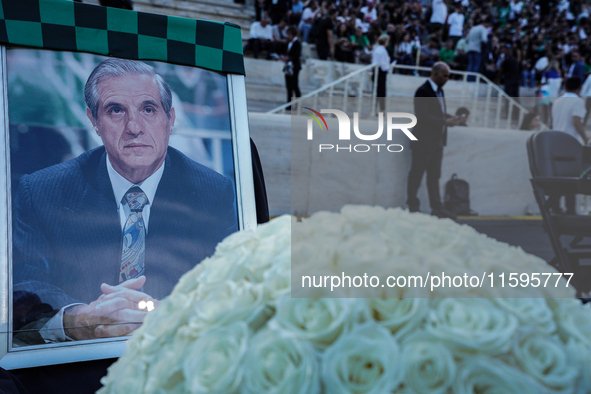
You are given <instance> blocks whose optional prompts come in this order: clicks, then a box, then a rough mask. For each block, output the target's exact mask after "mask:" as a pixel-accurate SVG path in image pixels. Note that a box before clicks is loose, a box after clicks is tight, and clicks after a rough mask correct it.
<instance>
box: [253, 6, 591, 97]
mask: <svg viewBox="0 0 591 394" xmlns="http://www.w3.org/2000/svg"><path fill="white" fill-rule="evenodd" d="M255 7H256V11H257V21H256V22H254V23H253V29H251V35H250V41H249V44H248V45H247V46H248V48H246V49H247V50H248V49H252V51H253V52H254V54H255V56H258V51H259V49H260V48H261V47H265V49H267V50H268V53H269V55H270V56H274V55H273V54H274V53H277V54H278V55H284V54H286V48H287V43H288V41H287V33H286V29H287V27H288V26H290V25H291V26H295V27H297V28H298V30H299V38H300V40H301V42H302V43H303V44H304V45H306V44H315V48H316V51H317V56H318V58H319V59H332V60H336V61H342V62H351V63H370V62H371V58H372V56H371V54H372V50H373V48H374V47H375V45H376V44H377V42H378V39H379V37H380V36H383V35H387V36H388V37H389V40H388V44H387V45H386V50H387V52H388V55H389V57H390V59H391V61H392V62H396V63H397V64H404V65H417V64H418V65H421V66H425V67H431V66H432V65H433V64H435V63H436V62H437V61H443V62H445V63H447V64H448V65H449V66H450V68H451V69H452V70H461V71H476V72H481V73H482V74H484V75H485V76H486V77H488V78H489V79H491V80H492V81H493V82H496V83H498V84H501V85H504V87H505V90H506V91H507V93H508V94H509V95H511V96H518V94H519V87H520V86H529V87H534V86H537V87H539V86H541V85H547V86H546V87H545V89H546V90H550V93H549V94H550V95H552V93H554V95H553V96H554V97H556V96H557V93H558V92H557V91H555V90H556V88H557V84H556V81H564V80H565V79H566V78H568V77H572V76H578V77H579V78H581V79H582V80H584V79H585V77H586V75H587V74H588V73H589V72H591V42H590V40H589V37H588V36H589V35H591V22H590V11H591V6H590V5H588V4H586V3H585V2H583V1H582V0H559V1H554V2H553V3H550V2H549V1H547V0H545V1H538V2H534V1H532V0H494V1H480V0H448V1H446V0H381V1H380V0H336V1H331V0H324V1H321V0H308V1H307V2H306V3H305V4H304V3H302V1H301V0H256V2H255ZM261 26H268V27H266V28H265V31H266V32H265V35H264V36H262V35H260V34H259V32H258V30H260V29H259V28H260V27H261ZM559 88H560V84H558V89H559ZM544 93H547V92H546V91H544Z"/></svg>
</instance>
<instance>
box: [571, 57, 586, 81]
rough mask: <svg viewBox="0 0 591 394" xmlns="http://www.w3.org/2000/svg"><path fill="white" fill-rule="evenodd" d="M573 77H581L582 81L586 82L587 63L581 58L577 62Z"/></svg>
mask: <svg viewBox="0 0 591 394" xmlns="http://www.w3.org/2000/svg"><path fill="white" fill-rule="evenodd" d="M573 77H579V78H581V82H585V64H584V63H583V62H582V61H581V60H579V61H578V62H576V63H575V68H574V69H573Z"/></svg>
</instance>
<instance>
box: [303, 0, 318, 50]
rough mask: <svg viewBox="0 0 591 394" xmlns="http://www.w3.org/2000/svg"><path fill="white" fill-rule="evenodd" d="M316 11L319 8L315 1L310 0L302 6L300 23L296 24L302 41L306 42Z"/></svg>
mask: <svg viewBox="0 0 591 394" xmlns="http://www.w3.org/2000/svg"><path fill="white" fill-rule="evenodd" d="M318 11H320V8H319V7H318V4H316V2H315V1H311V2H310V4H309V6H308V7H306V8H304V12H303V13H302V19H300V25H299V26H298V30H299V31H300V32H302V41H303V42H304V43H307V42H308V36H309V35H310V30H312V26H313V25H314V19H315V18H316V15H317V14H318Z"/></svg>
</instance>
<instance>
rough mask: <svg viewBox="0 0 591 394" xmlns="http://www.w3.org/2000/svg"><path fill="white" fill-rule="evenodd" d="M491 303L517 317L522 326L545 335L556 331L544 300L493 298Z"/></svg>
mask: <svg viewBox="0 0 591 394" xmlns="http://www.w3.org/2000/svg"><path fill="white" fill-rule="evenodd" d="M492 301H493V302H494V303H495V304H497V305H498V306H500V307H501V308H502V309H504V310H506V311H507V312H510V313H511V314H513V315H514V316H515V317H517V319H518V320H519V322H520V323H521V325H522V326H524V325H530V326H531V327H533V328H534V329H536V330H540V331H542V332H545V333H547V334H551V333H553V332H554V331H556V323H555V322H554V315H553V314H552V310H551V309H550V307H548V304H547V303H546V299H545V298H493V299H492Z"/></svg>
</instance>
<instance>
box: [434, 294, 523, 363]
mask: <svg viewBox="0 0 591 394" xmlns="http://www.w3.org/2000/svg"><path fill="white" fill-rule="evenodd" d="M516 328H517V319H516V318H515V317H514V316H512V315H510V314H508V313H506V312H505V311H503V310H501V309H499V308H498V307H496V306H495V305H494V304H493V303H492V302H491V301H490V300H487V299H475V298H457V299H456V298H446V299H441V300H437V301H436V302H434V305H433V309H432V310H431V311H430V312H429V315H428V318H427V331H428V332H429V333H431V334H432V335H434V336H436V337H438V338H440V339H441V340H442V341H444V342H445V343H447V344H448V346H449V347H450V348H452V349H454V348H455V349H458V350H460V351H465V352H469V353H476V352H478V353H485V354H500V353H503V352H505V351H506V350H508V348H509V345H510V343H509V340H510V338H511V336H512V335H513V333H514V331H515V329H516Z"/></svg>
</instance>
